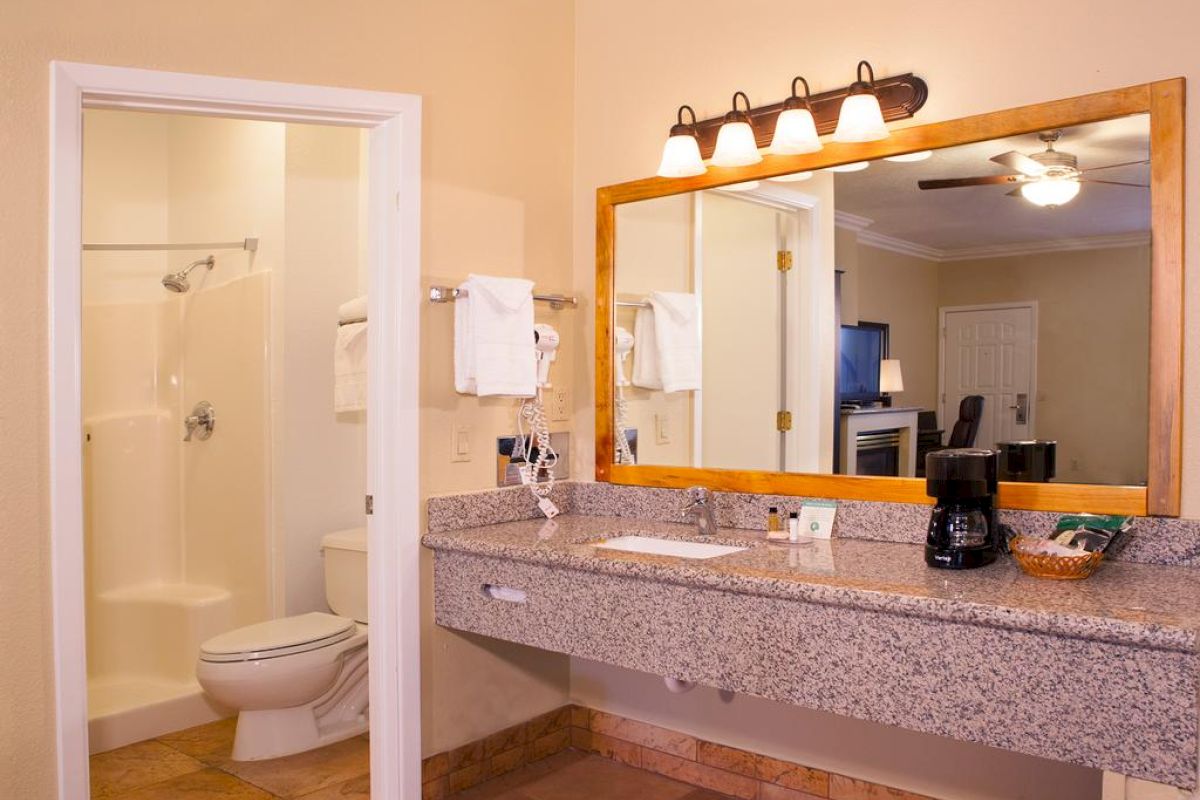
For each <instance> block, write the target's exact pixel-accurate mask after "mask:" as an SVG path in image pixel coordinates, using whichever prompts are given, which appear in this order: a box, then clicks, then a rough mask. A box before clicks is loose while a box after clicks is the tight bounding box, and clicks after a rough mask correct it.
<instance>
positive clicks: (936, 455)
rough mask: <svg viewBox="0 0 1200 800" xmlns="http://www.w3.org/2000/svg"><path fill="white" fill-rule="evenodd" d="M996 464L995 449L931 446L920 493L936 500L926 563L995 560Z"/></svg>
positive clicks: (966, 564)
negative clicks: (932, 449) (937, 447)
mask: <svg viewBox="0 0 1200 800" xmlns="http://www.w3.org/2000/svg"><path fill="white" fill-rule="evenodd" d="M997 466H998V453H997V452H996V451H995V450H979V449H975V448H962V449H950V450H934V451H933V452H931V453H929V454H927V455H926V456H925V493H926V494H928V495H929V496H930V497H933V498H936V500H937V505H935V506H934V508H933V514H932V515H931V516H930V517H929V534H928V536H927V537H926V540H925V563H926V564H928V565H929V566H931V567H939V568H941V569H971V568H973V567H982V566H986V565H987V564H990V563H992V562H993V561H995V560H996V555H997V554H998V553H999V552H1000V530H999V526H998V525H997V521H996V509H995V496H996V474H997Z"/></svg>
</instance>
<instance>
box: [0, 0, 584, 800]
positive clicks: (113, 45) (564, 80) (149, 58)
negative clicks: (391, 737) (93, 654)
mask: <svg viewBox="0 0 1200 800" xmlns="http://www.w3.org/2000/svg"><path fill="white" fill-rule="evenodd" d="M572 32H573V9H572V7H571V5H570V4H568V3H546V2H535V1H534V0H509V1H508V2H504V3H492V2H481V1H479V0H460V1H458V2H455V1H453V0H452V1H451V2H433V1H432V0H419V1H414V2H410V3H403V4H401V3H393V2H382V0H350V2H346V3H339V4H336V5H330V4H301V5H297V4H296V3H294V2H288V0H266V1H265V2H261V3H252V4H247V3H244V2H230V0H214V2H211V3H207V4H205V5H204V6H203V7H202V8H201V7H192V8H183V7H181V6H179V5H177V4H164V3H158V2H151V0H128V2H122V3H119V4H116V5H114V4H113V3H106V2H100V1H99V0H64V2H59V3H55V4H52V5H51V4H45V3H40V2H35V1H34V0H17V1H16V2H11V3H8V4H6V5H5V8H4V24H3V25H0V76H2V80H3V85H4V91H3V101H0V102H2V103H3V114H2V115H0V143H2V144H3V147H4V151H5V152H6V153H7V154H8V157H6V158H4V159H2V160H0V185H2V186H4V187H5V191H6V193H7V197H6V199H5V200H4V201H3V202H2V203H0V241H3V242H4V243H5V257H4V259H3V262H2V264H3V266H2V267H0V269H3V274H2V275H0V279H2V280H3V283H4V287H5V289H4V291H3V292H2V293H0V319H3V320H4V321H5V336H4V337H3V338H2V340H0V370H2V371H3V373H4V374H5V375H6V376H7V377H6V378H5V380H4V382H3V384H2V385H0V441H3V442H4V451H5V455H4V458H3V460H0V508H2V509H3V512H2V514H3V517H2V519H3V522H2V524H0V531H2V534H0V535H2V540H3V544H4V549H5V552H6V553H7V554H8V556H7V557H6V558H5V559H4V565H3V567H0V607H2V608H4V609H5V624H6V635H7V636H8V637H10V638H11V640H13V641H20V642H22V643H23V645H22V648H21V652H22V655H21V658H19V659H11V660H9V662H7V663H6V664H5V665H4V666H2V667H0V705H3V706H4V708H5V709H6V710H7V711H6V713H5V715H4V716H3V719H2V720H0V785H2V786H4V787H5V791H6V793H8V794H11V795H12V796H20V797H29V798H44V797H49V796H51V795H52V793H53V786H54V741H53V732H52V723H53V714H54V703H53V689H52V683H51V674H52V669H53V662H52V653H51V648H50V621H51V617H50V612H51V610H50V595H49V593H50V572H49V549H48V548H49V539H48V526H49V510H50V509H49V505H48V502H49V501H48V497H49V495H48V485H49V484H48V481H49V475H48V444H49V442H48V434H47V398H48V383H47V379H46V366H47V339H46V334H45V331H46V330H47V309H46V291H47V283H46V281H47V272H46V258H47V247H46V234H45V230H46V220H47V213H48V207H47V186H48V175H49V162H48V145H47V142H48V138H49V132H48V128H47V120H48V118H49V108H48V105H47V99H48V93H49V62H50V61H51V60H52V59H63V60H73V61H84V62H92V63H100V64H113V65H119V66H135V67H144V68H150V69H164V70H179V71H186V72H199V73H207V74H214V75H227V76H236V77H248V78H258V79H265V80H280V81H290V82H297V83H315V84H328V85H335V86H352V87H361V88H368V89H378V90H384V91H398V92H416V93H419V94H421V95H423V96H424V99H425V105H424V148H423V150H424V156H423V170H424V186H423V208H422V215H421V216H422V247H423V272H424V273H425V275H426V276H427V278H429V279H433V278H435V277H436V278H437V279H440V280H444V281H452V280H457V279H461V278H463V277H465V275H466V273H467V272H468V271H471V270H478V271H483V272H493V273H496V274H524V275H527V276H529V277H532V278H533V279H534V280H536V281H538V282H539V284H541V285H544V286H545V287H546V288H548V289H564V288H568V286H567V284H569V283H570V277H569V270H570V267H569V266H568V264H569V263H570V259H571V242H570V229H571V228H570V225H571V223H570V213H571V212H570V209H571V194H570V192H571V171H572V148H573V142H572V91H573V90H572V65H573V43H572ZM586 294H587V296H590V294H591V293H590V290H589V291H588V292H587V293H586ZM583 305H584V306H585V307H586V302H585V303H584V304H583ZM423 315H424V322H423V328H422V335H423V337H425V338H424V341H425V342H426V343H427V352H428V353H429V355H430V358H429V359H428V361H427V363H426V366H425V368H424V370H423V374H422V381H423V390H422V391H423V395H422V400H423V405H424V407H425V408H424V413H423V417H422V426H423V433H424V435H425V441H426V442H427V443H428V451H427V454H426V456H425V458H426V462H425V463H424V464H423V467H424V468H423V471H422V473H423V476H424V477H423V483H422V489H423V491H424V492H425V493H427V494H428V493H434V492H445V491H451V490H457V489H468V488H481V487H484V486H487V485H489V484H491V483H492V482H493V476H492V470H493V469H494V466H493V463H494V462H493V461H492V458H491V457H490V456H489V455H488V452H487V451H488V442H489V440H493V439H494V437H495V435H496V434H497V433H499V432H502V431H507V430H508V429H509V428H510V427H511V412H512V411H513V409H512V408H511V404H495V403H492V402H489V401H474V400H470V401H466V400H460V399H459V398H456V397H455V396H454V395H453V393H452V392H451V391H450V386H451V382H450V374H451V373H450V368H449V364H448V361H447V360H446V358H445V356H446V354H447V353H448V352H449V340H450V334H451V318H452V311H451V309H449V308H444V307H439V308H432V309H425V310H424V311H423ZM556 316H557V319H556V320H555V322H557V323H560V324H562V326H563V328H564V329H565V330H566V331H567V332H569V334H570V338H568V339H567V343H566V348H565V349H566V351H567V352H566V354H565V356H564V357H565V361H560V365H559V366H560V367H565V369H564V370H563V371H562V372H561V373H560V374H563V375H565V374H568V373H569V371H570V370H571V369H572V367H571V366H570V365H571V361H572V355H573V354H572V353H571V350H572V347H571V345H572V343H573V342H577V341H578V337H579V336H580V335H582V333H583V331H584V330H585V329H584V327H583V316H584V315H583V314H582V313H569V312H563V313H562V314H560V315H556ZM573 401H574V402H575V403H576V404H579V403H580V402H582V403H584V404H585V405H586V406H587V407H590V399H586V398H582V397H581V396H580V395H579V394H578V393H576V395H575V396H574V398H573ZM455 419H457V420H460V421H462V422H463V423H464V424H470V425H472V427H473V444H474V445H475V446H476V448H477V453H478V455H477V456H476V457H475V458H474V460H473V461H471V462H468V464H466V465H453V466H451V465H450V463H449V461H448V458H447V457H446V454H447V451H448V450H449V447H450V433H449V431H450V425H451V422H452V420H455ZM405 535H410V536H417V535H419V532H418V531H409V532H406V534H405ZM431 659H434V660H433V661H431ZM434 667H436V668H437V672H438V677H437V678H436V679H431V680H430V683H431V684H432V685H427V687H426V688H427V694H426V701H427V702H426V710H425V722H426V725H425V726H424V727H425V736H426V747H427V748H429V747H437V746H439V745H443V744H449V743H453V742H455V741H456V740H458V739H461V738H469V736H471V735H474V734H475V733H476V731H477V730H478V729H480V728H482V727H493V726H494V727H500V726H502V725H503V724H506V722H507V721H508V720H510V719H517V718H521V719H523V718H525V717H528V716H530V715H532V714H533V713H537V712H538V711H541V710H545V709H547V708H550V707H551V706H553V705H555V704H557V703H559V702H561V700H562V699H563V697H564V696H565V687H566V661H565V659H561V658H556V657H551V656H544V655H542V654H533V653H530V652H526V651H521V650H518V649H516V648H511V647H504V646H498V645H493V644H491V643H484V642H480V641H469V640H467V639H465V638H464V637H458V636H454V635H453V634H449V633H439V634H437V635H436V637H434V638H432V639H431V640H430V642H429V643H428V644H427V646H426V673H427V674H429V673H430V672H432V671H433V669H434ZM465 684H469V685H470V691H462V688H461V687H462V686H463V685H465Z"/></svg>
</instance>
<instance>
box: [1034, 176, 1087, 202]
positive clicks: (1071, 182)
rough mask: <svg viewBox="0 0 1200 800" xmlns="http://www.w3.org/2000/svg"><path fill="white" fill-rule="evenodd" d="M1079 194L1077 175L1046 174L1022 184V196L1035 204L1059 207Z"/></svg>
mask: <svg viewBox="0 0 1200 800" xmlns="http://www.w3.org/2000/svg"><path fill="white" fill-rule="evenodd" d="M1077 194H1079V178H1077V177H1075V176H1063V177H1056V176H1046V177H1043V178H1035V179H1034V180H1032V181H1030V182H1029V183H1023V184H1021V197H1024V198H1025V199H1026V200H1028V201H1029V202H1031V203H1033V204H1034V205H1035V206H1042V207H1043V208H1057V207H1058V206H1064V205H1066V204H1067V203H1069V202H1071V201H1072V200H1074V199H1075V195H1077Z"/></svg>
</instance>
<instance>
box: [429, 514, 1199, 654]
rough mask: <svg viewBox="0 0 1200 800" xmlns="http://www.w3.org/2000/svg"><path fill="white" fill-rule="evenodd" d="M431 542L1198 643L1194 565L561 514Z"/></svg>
mask: <svg viewBox="0 0 1200 800" xmlns="http://www.w3.org/2000/svg"><path fill="white" fill-rule="evenodd" d="M633 534H638V535H644V536H655V537H660V538H670V539H686V540H691V541H703V542H710V543H713V544H733V545H743V546H747V547H748V548H749V549H747V550H745V551H743V552H739V553H733V554H730V555H725V556H720V557H717V558H711V559H704V560H698V559H687V558H675V557H670V556H657V555H646V554H641V553H629V552H623V551H616V550H604V549H599V548H595V547H592V546H590V545H591V544H595V543H596V542H599V541H601V540H603V539H606V538H610V537H615V536H623V535H633ZM422 542H423V543H424V544H425V546H426V547H429V548H431V549H433V550H446V551H457V552H464V553H473V554H477V555H482V556H491V557H496V558H506V559H512V560H516V561H523V562H528V563H534V564H543V565H548V566H560V567H565V568H570V569H577V570H584V571H590V572H599V573H606V574H614V575H624V576H629V577H635V578H641V579H644V580H651V581H660V582H667V583H675V584H680V585H691V586H697V587H703V588H709V589H717V590H722V591H728V592H738V593H743V594H755V595H765V596H774V597H784V598H790V599H796V600H802V601H806V602H813V603H820V604H825V605H838V606H847V607H853V608H861V609H865V610H870V611H879V612H883V613H891V614H901V615H909V616H918V617H923V618H929V619H942V620H946V621H950V622H961V623H970V624H977V625H988V626H993V627H997V628H1005V629H1011V630H1023V631H1031V632H1038V633H1047V634H1053V635H1057V636H1068V637H1076V638H1081V639H1088V640H1094V641H1103V642H1112V643H1117V644H1126V645H1133V646H1138V647H1147V648H1154V649H1161V650H1172V651H1178V652H1185V653H1192V652H1196V651H1197V650H1198V649H1200V641H1198V637H1197V631H1198V630H1200V581H1197V580H1196V571H1195V570H1194V569H1191V568H1187V567H1170V566H1161V565H1151V564H1135V563H1128V562H1115V561H1113V562H1106V563H1104V564H1102V565H1101V567H1100V569H1099V570H1098V571H1097V572H1096V574H1094V575H1093V576H1092V577H1090V578H1088V579H1087V580H1084V581H1051V580H1045V579H1039V578H1032V577H1030V576H1028V575H1025V574H1024V573H1023V572H1021V570H1020V568H1019V567H1018V566H1017V565H1016V564H1015V563H1014V562H1013V561H1012V560H1011V559H1010V558H1008V557H1001V558H1000V559H999V560H997V562H996V563H995V564H992V565H991V566H988V567H984V568H982V569H976V570H967V571H961V572H954V571H946V570H937V569H932V568H930V567H928V566H926V564H925V562H924V555H923V548H922V546H920V545H914V544H904V543H896V542H880V541H868V540H861V539H844V538H835V539H832V540H828V541H823V542H813V543H809V544H803V545H790V544H787V543H777V542H768V541H767V540H766V535H765V534H764V533H763V532H761V531H749V530H741V529H732V528H730V529H722V530H721V531H719V532H718V534H716V535H714V536H711V537H701V536H697V535H696V533H695V530H694V528H693V527H692V526H691V525H680V524H675V523H667V522H653V521H646V520H638V519H628V518H616V517H588V516H576V515H563V516H560V517H558V518H557V519H555V520H553V521H547V520H525V521H520V522H505V523H499V524H494V525H485V526H482V527H475V528H464V529H462V530H455V531H446V532H440V533H427V534H426V535H425V536H424V538H423V539H422Z"/></svg>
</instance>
